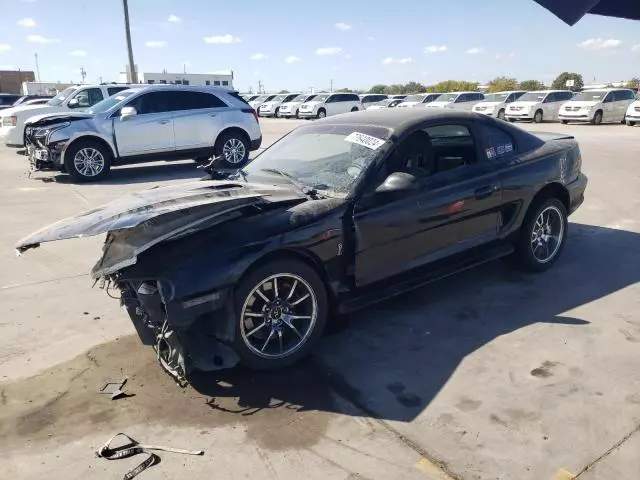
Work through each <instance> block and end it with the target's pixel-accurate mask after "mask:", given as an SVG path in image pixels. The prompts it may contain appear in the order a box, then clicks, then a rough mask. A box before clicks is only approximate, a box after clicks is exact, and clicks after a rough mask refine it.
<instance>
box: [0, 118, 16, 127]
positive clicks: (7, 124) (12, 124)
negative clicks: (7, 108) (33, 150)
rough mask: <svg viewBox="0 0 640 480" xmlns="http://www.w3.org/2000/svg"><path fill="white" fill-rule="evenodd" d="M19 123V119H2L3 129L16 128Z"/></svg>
mask: <svg viewBox="0 0 640 480" xmlns="http://www.w3.org/2000/svg"><path fill="white" fill-rule="evenodd" d="M17 123H18V117H16V116H12V117H2V126H3V127H15V126H16V124H17Z"/></svg>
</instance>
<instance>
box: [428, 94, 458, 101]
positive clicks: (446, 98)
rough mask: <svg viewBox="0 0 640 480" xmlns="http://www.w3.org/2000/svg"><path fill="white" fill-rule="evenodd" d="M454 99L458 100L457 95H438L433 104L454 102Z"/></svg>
mask: <svg viewBox="0 0 640 480" xmlns="http://www.w3.org/2000/svg"><path fill="white" fill-rule="evenodd" d="M456 98H458V94H457V93H443V94H442V95H438V98H436V99H435V100H434V102H455V101H456Z"/></svg>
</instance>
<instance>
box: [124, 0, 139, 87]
mask: <svg viewBox="0 0 640 480" xmlns="http://www.w3.org/2000/svg"><path fill="white" fill-rule="evenodd" d="M122 8H123V9H124V31H125V34H126V36H127V53H128V55H129V81H130V82H131V83H138V72H136V65H135V63H133V47H131V29H130V28H129V4H128V1H127V0H122Z"/></svg>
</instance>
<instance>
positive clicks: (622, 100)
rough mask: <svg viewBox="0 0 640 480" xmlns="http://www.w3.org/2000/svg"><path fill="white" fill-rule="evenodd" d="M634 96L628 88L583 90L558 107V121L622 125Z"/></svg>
mask: <svg viewBox="0 0 640 480" xmlns="http://www.w3.org/2000/svg"><path fill="white" fill-rule="evenodd" d="M635 98H636V95H635V93H633V90H630V89H628V88H603V89H597V90H595V89H593V90H583V91H582V92H580V93H578V94H577V95H576V96H575V97H573V98H572V99H571V100H569V101H568V102H567V103H565V104H563V105H562V107H560V111H559V112H558V119H559V120H560V121H561V122H562V123H564V124H567V123H569V122H589V123H591V124H593V125H599V124H600V123H602V122H615V123H624V120H625V119H624V117H625V114H626V113H627V108H628V107H629V105H630V104H631V103H633V101H634V100H635Z"/></svg>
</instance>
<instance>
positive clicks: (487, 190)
mask: <svg viewBox="0 0 640 480" xmlns="http://www.w3.org/2000/svg"><path fill="white" fill-rule="evenodd" d="M497 191H498V185H487V186H485V187H480V188H478V189H477V190H476V191H475V197H476V199H477V200H482V199H483V198H487V197H490V196H491V195H493V193H494V192H497Z"/></svg>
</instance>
